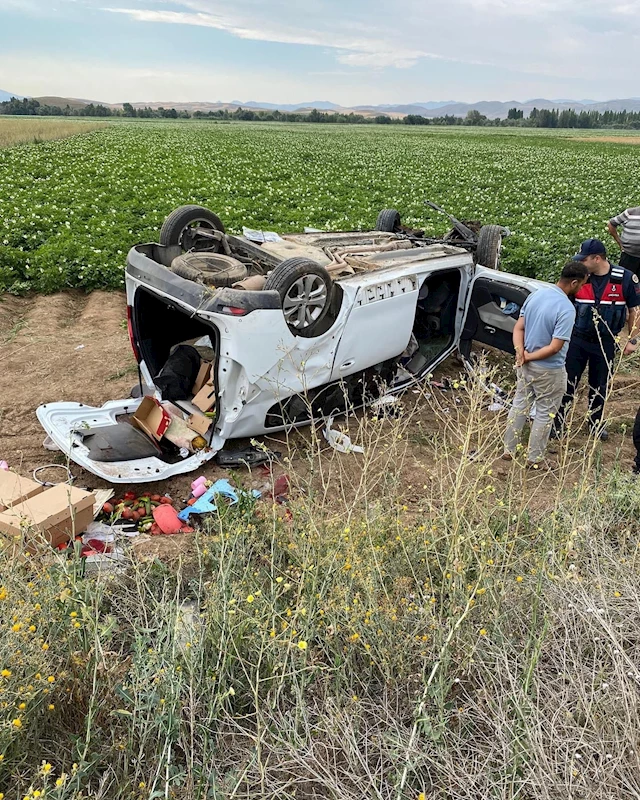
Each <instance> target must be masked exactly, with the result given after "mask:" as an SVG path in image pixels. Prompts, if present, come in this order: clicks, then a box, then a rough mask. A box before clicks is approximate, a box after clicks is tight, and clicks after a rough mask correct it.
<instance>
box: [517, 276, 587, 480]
mask: <svg viewBox="0 0 640 800" xmlns="http://www.w3.org/2000/svg"><path fill="white" fill-rule="evenodd" d="M588 276H589V272H588V270H587V268H586V266H585V265H584V264H582V263H580V262H577V261H569V262H568V263H567V264H565V266H564V268H563V270H562V274H561V275H560V280H559V281H558V283H557V284H556V285H555V286H549V287H548V288H544V289H538V290H537V291H536V292H532V293H531V294H530V295H529V297H527V299H526V300H525V302H524V305H523V306H522V309H521V311H520V318H519V319H518V321H517V322H516V325H515V328H514V329H513V345H514V347H515V351H516V373H517V383H516V394H515V397H514V399H513V405H512V406H511V411H510V412H509V420H508V422H507V431H506V434H505V440H504V449H505V453H504V455H503V456H502V457H503V459H505V461H511V460H512V459H513V458H514V456H515V455H516V452H517V448H518V442H519V439H520V436H521V434H522V429H523V428H524V425H525V422H526V421H527V418H528V416H529V412H530V410H531V406H532V405H533V403H534V402H535V404H536V416H535V419H534V421H533V424H532V425H531V434H530V436H529V449H528V454H527V466H529V467H534V468H539V467H541V466H545V465H546V466H547V467H549V466H550V465H549V464H548V463H547V462H544V461H543V456H544V451H545V449H546V447H547V443H548V441H549V434H550V433H551V426H552V424H553V419H554V417H555V415H556V413H557V411H558V408H559V407H560V403H561V402H562V397H563V395H564V393H565V391H566V388H567V371H566V369H565V360H566V357H567V350H568V349H569V340H570V339H571V334H572V332H573V325H574V323H575V319H576V310H575V307H574V305H573V303H572V302H571V300H570V298H571V297H573V296H574V295H575V294H576V293H577V292H578V291H580V289H581V288H582V286H583V285H584V283H585V281H586V280H587V277H588Z"/></svg>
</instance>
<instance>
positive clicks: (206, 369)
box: [191, 361, 211, 395]
mask: <svg viewBox="0 0 640 800" xmlns="http://www.w3.org/2000/svg"><path fill="white" fill-rule="evenodd" d="M210 376H211V362H210V361H203V362H202V363H201V364H200V369H199V370H198V376H197V377H196V382H195V383H194V384H193V388H192V389H191V394H192V395H196V394H198V392H199V391H200V389H202V387H203V386H204V385H205V383H206V382H207V381H208V380H209V378H210Z"/></svg>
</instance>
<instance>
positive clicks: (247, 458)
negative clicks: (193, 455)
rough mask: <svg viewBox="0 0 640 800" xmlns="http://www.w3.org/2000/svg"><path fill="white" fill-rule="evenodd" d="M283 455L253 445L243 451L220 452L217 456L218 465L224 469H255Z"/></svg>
mask: <svg viewBox="0 0 640 800" xmlns="http://www.w3.org/2000/svg"><path fill="white" fill-rule="evenodd" d="M281 456H282V453H278V452H273V451H271V450H264V449H261V448H258V447H255V446H253V445H251V446H250V447H245V448H244V449H243V450H220V452H219V453H218V455H217V456H216V463H217V464H218V466H219V467H222V468H223V469H235V468H236V467H255V466H258V465H260V464H265V463H267V462H271V461H277V460H278V459H279V458H280V457H281Z"/></svg>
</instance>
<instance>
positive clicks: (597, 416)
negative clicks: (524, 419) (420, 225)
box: [555, 239, 640, 441]
mask: <svg viewBox="0 0 640 800" xmlns="http://www.w3.org/2000/svg"><path fill="white" fill-rule="evenodd" d="M573 258H574V260H575V261H582V263H583V264H584V265H585V266H586V267H587V269H588V270H589V279H588V281H587V283H585V285H584V286H583V287H582V288H581V289H580V291H579V292H578V293H577V294H576V296H575V304H576V324H575V326H574V328H573V334H572V336H571V342H570V344H569V350H568V351H567V361H566V369H567V393H566V394H565V396H564V398H563V399H562V405H561V406H560V410H559V411H558V415H557V417H556V424H555V435H556V436H558V435H560V433H561V432H562V428H563V426H564V422H565V419H566V414H567V410H568V406H569V404H570V403H571V401H572V400H573V396H574V394H575V390H576V388H577V386H578V384H579V383H580V379H581V378H582V373H583V372H584V371H585V369H586V368H587V367H588V368H589V372H588V377H589V422H590V426H591V430H592V432H594V433H595V434H596V435H597V436H599V438H600V439H601V440H603V441H604V440H606V439H608V433H607V431H606V430H605V429H604V427H603V425H602V413H603V411H604V403H605V399H606V396H607V390H608V387H609V382H610V380H611V376H612V372H613V360H614V356H615V353H616V348H617V344H616V337H617V335H618V334H619V333H620V331H621V330H622V329H623V328H624V325H625V322H626V324H627V328H628V331H629V340H628V342H627V344H626V345H625V348H624V351H623V355H629V354H630V353H633V352H634V350H635V349H636V347H637V345H638V340H637V339H636V334H637V333H638V331H639V329H640V314H639V311H638V306H640V283H639V281H638V277H637V276H636V275H634V274H633V273H632V272H630V271H629V270H628V269H624V268H623V267H618V266H616V265H615V264H611V263H609V261H608V260H607V251H606V248H605V246H604V244H603V243H602V242H601V241H600V240H599V239H587V240H586V241H584V242H582V246H581V248H580V252H579V253H577V254H576V255H575V256H574V257H573Z"/></svg>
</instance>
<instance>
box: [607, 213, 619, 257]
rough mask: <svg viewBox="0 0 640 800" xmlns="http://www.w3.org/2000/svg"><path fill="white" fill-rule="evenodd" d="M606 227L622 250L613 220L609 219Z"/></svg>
mask: <svg viewBox="0 0 640 800" xmlns="http://www.w3.org/2000/svg"><path fill="white" fill-rule="evenodd" d="M607 228H608V230H609V233H610V234H611V235H612V236H613V238H614V239H615V240H616V243H617V245H618V247H619V248H620V249H621V250H622V241H621V240H620V236H619V234H618V227H617V225H614V224H613V222H612V221H611V220H609V222H608V223H607Z"/></svg>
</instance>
